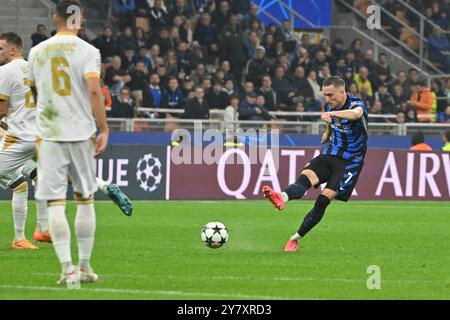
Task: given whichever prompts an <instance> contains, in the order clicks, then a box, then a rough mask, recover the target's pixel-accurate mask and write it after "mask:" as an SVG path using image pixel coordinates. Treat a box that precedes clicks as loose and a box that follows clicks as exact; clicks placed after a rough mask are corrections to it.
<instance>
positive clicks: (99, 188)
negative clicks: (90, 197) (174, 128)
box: [95, 178, 108, 195]
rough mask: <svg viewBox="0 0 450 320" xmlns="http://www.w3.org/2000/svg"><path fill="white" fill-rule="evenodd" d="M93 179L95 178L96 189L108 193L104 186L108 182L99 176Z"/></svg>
mask: <svg viewBox="0 0 450 320" xmlns="http://www.w3.org/2000/svg"><path fill="white" fill-rule="evenodd" d="M95 179H96V180H97V188H98V190H100V191H101V192H103V193H104V194H106V195H108V191H107V190H106V187H107V186H108V184H107V183H106V182H105V181H103V180H100V179H99V178H95Z"/></svg>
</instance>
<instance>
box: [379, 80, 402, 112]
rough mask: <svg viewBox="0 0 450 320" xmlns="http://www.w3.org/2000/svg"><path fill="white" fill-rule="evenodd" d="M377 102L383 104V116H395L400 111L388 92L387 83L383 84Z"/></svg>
mask: <svg viewBox="0 0 450 320" xmlns="http://www.w3.org/2000/svg"><path fill="white" fill-rule="evenodd" d="M375 96H376V100H379V101H380V102H381V105H382V108H383V114H395V113H396V112H397V111H398V110H397V108H396V107H395V101H394V98H393V97H392V95H391V94H390V93H389V91H388V85H387V83H381V84H380V88H379V92H377V93H376V95H375Z"/></svg>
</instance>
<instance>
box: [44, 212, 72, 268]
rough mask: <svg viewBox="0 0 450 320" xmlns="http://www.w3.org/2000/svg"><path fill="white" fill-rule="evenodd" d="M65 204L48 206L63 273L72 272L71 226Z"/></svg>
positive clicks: (53, 237) (52, 233)
mask: <svg viewBox="0 0 450 320" xmlns="http://www.w3.org/2000/svg"><path fill="white" fill-rule="evenodd" d="M65 208H66V206H65V205H53V206H52V205H49V206H48V222H49V227H50V234H51V235H52V242H53V247H54V248H55V251H56V255H57V256H58V259H59V262H60V263H61V265H62V268H63V273H70V272H72V271H73V269H72V271H71V270H70V269H71V268H72V255H71V252H70V228H69V222H68V221H67V217H66V214H65Z"/></svg>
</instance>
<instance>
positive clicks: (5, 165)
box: [0, 135, 36, 189]
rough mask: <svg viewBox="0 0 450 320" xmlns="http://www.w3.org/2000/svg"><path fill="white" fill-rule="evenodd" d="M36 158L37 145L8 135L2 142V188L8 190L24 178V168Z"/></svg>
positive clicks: (0, 179) (0, 167)
mask: <svg viewBox="0 0 450 320" xmlns="http://www.w3.org/2000/svg"><path fill="white" fill-rule="evenodd" d="M35 158H36V143H35V142H34V141H24V140H20V139H18V138H16V137H12V136H9V135H6V136H4V137H3V138H2V140H1V141H0V187H2V188H3V189H7V188H9V187H10V186H11V184H13V183H14V182H16V181H17V180H18V179H19V178H20V177H21V176H22V167H23V166H24V165H25V163H26V162H27V161H29V160H34V159H35Z"/></svg>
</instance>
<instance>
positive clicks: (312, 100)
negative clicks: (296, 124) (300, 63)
mask: <svg viewBox="0 0 450 320" xmlns="http://www.w3.org/2000/svg"><path fill="white" fill-rule="evenodd" d="M307 81H308V83H309V87H310V93H312V94H311V95H310V96H306V97H307V104H306V108H307V110H308V111H315V112H318V111H321V110H322V104H323V101H322V90H321V88H320V86H319V84H318V83H317V74H316V72H315V71H314V70H311V71H310V72H309V73H308V78H307Z"/></svg>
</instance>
